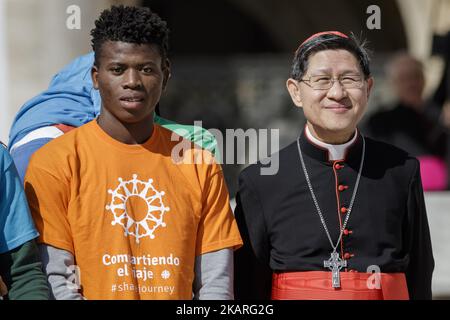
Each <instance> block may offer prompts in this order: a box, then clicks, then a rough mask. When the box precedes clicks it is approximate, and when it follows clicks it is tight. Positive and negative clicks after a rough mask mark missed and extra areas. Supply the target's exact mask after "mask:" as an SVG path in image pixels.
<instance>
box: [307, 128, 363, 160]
mask: <svg viewBox="0 0 450 320" xmlns="http://www.w3.org/2000/svg"><path fill="white" fill-rule="evenodd" d="M305 134H306V137H307V138H308V139H309V140H310V141H311V142H312V143H314V144H315V145H318V146H319V147H322V148H325V149H327V150H328V159H329V160H330V161H334V160H342V159H344V156H345V151H347V148H348V147H349V146H350V145H351V144H352V143H353V142H355V140H356V137H357V136H358V129H356V131H355V135H354V136H353V138H352V139H351V140H350V141H348V142H346V143H344V144H328V143H325V142H322V141H320V140H319V139H317V138H316V137H314V136H313V135H312V134H311V132H310V131H309V128H308V126H305Z"/></svg>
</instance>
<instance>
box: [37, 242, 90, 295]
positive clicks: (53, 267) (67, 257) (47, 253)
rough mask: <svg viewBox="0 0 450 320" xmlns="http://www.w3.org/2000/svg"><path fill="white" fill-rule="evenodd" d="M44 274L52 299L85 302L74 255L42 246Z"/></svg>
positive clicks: (40, 247) (40, 246)
mask: <svg viewBox="0 0 450 320" xmlns="http://www.w3.org/2000/svg"><path fill="white" fill-rule="evenodd" d="M39 251H40V254H41V259H42V265H43V269H44V272H45V273H46V275H47V281H48V284H49V288H50V291H51V298H52V299H56V300H84V299H85V298H84V297H83V296H82V295H81V294H80V293H79V288H80V286H79V284H80V282H79V275H80V274H79V272H78V269H77V268H76V265H75V259H74V257H73V255H72V254H71V253H70V252H69V251H66V250H62V249H58V248H55V247H52V246H49V245H45V244H40V245H39Z"/></svg>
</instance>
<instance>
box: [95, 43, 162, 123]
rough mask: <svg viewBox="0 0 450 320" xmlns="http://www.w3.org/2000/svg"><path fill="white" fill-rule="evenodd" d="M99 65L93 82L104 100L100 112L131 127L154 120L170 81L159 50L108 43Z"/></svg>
mask: <svg viewBox="0 0 450 320" xmlns="http://www.w3.org/2000/svg"><path fill="white" fill-rule="evenodd" d="M98 61H99V66H94V67H93V68H92V80H93V84H94V88H96V89H98V90H100V96H101V97H102V111H101V112H102V113H109V115H110V116H112V117H114V118H115V119H117V120H118V121H120V122H122V123H129V124H132V123H138V122H140V121H148V120H149V119H151V117H152V116H153V111H154V109H155V106H156V104H157V103H158V102H159V99H160V97H161V93H162V91H163V90H164V87H165V83H166V81H167V79H168V77H169V70H168V65H167V64H166V61H162V57H161V54H160V52H159V50H158V47H157V46H156V45H148V44H144V45H138V44H134V43H127V42H121V41H107V42H105V43H104V44H103V45H102V48H101V55H100V57H99V59H98Z"/></svg>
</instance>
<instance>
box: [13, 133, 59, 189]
mask: <svg viewBox="0 0 450 320" xmlns="http://www.w3.org/2000/svg"><path fill="white" fill-rule="evenodd" d="M51 140H53V138H40V139H36V140H33V141H30V142H28V143H26V144H24V145H21V146H20V147H18V148H15V149H14V150H13V151H11V157H12V159H13V160H14V164H15V165H16V168H17V172H18V174H19V178H20V180H21V181H22V183H23V179H24V177H25V173H26V172H27V168H28V163H29V162H30V158H31V156H32V155H33V153H35V152H36V151H37V150H38V149H39V148H40V147H42V146H43V145H44V144H46V143H47V142H49V141H51Z"/></svg>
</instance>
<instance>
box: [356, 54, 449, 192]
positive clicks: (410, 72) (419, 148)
mask: <svg viewBox="0 0 450 320" xmlns="http://www.w3.org/2000/svg"><path fill="white" fill-rule="evenodd" d="M386 75H387V81H388V82H389V84H390V86H391V88H392V90H393V91H394V94H395V101H394V103H393V104H391V105H390V106H382V107H381V108H380V109H381V110H380V111H378V112H375V113H374V114H373V115H372V116H371V117H370V118H369V119H368V121H367V128H366V130H365V131H366V133H367V134H368V135H369V136H372V137H373V138H376V139H380V140H384V141H385V142H389V143H392V144H394V145H396V146H398V147H401V148H403V149H405V150H406V151H408V152H409V153H410V154H411V155H413V156H415V157H418V159H419V160H420V162H421V176H422V181H423V186H424V189H425V190H427V191H431V190H445V189H446V188H447V185H448V174H447V168H446V165H445V156H446V138H447V135H446V132H445V127H444V126H443V124H442V123H441V117H440V114H441V109H440V108H439V106H438V105H436V104H435V103H433V102H432V101H431V100H426V99H424V97H423V92H424V88H425V75H424V72H423V65H422V62H420V61H419V60H418V59H416V58H415V57H413V56H412V55H410V54H409V53H407V52H398V53H396V54H395V55H394V56H393V58H392V59H391V60H390V61H388V63H387V65H386Z"/></svg>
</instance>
